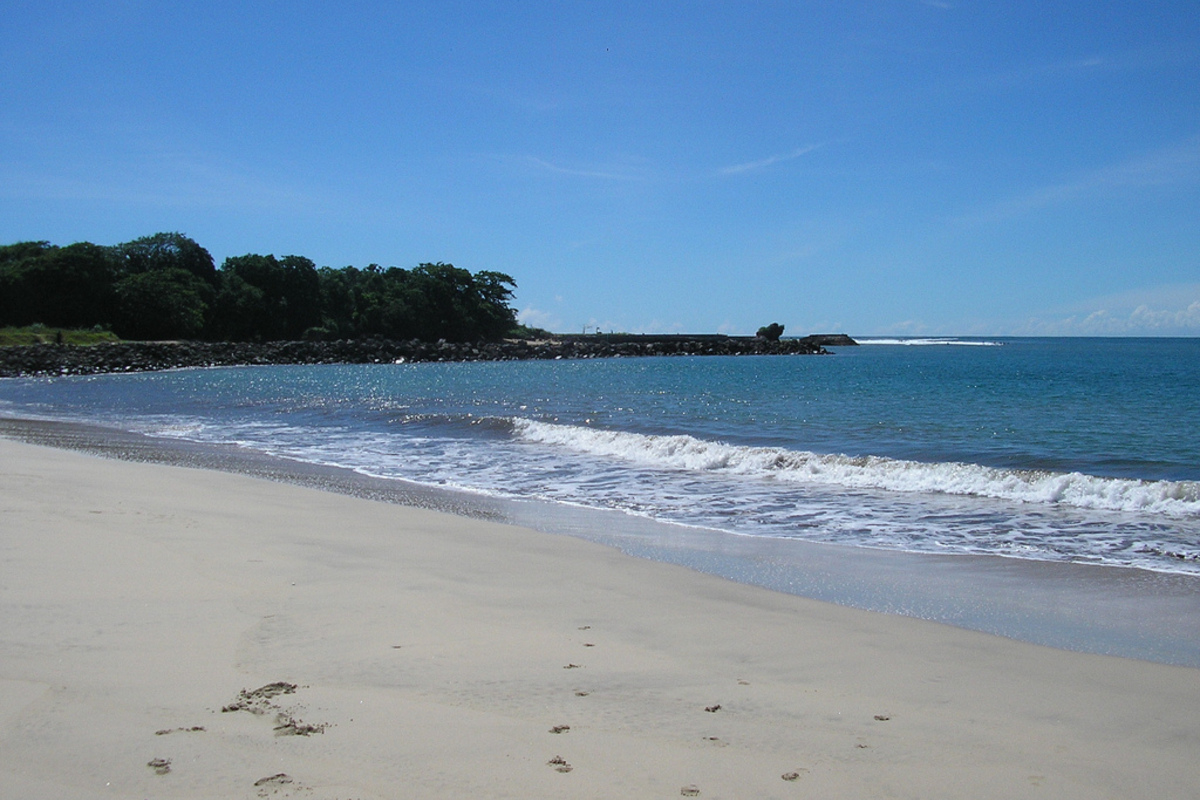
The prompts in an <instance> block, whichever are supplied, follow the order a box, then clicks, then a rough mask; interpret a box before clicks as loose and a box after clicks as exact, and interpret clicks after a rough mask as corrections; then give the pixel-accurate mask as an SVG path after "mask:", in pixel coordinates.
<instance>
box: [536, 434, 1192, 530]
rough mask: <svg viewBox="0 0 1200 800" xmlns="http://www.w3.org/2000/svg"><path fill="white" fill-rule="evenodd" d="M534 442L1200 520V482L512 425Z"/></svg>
mask: <svg viewBox="0 0 1200 800" xmlns="http://www.w3.org/2000/svg"><path fill="white" fill-rule="evenodd" d="M513 431H514V433H515V435H516V436H517V437H518V438H520V439H522V440H524V441H528V442H537V443H540V444H549V445H558V446H563V447H570V448H572V449H574V450H576V451H580V452H584V453H589V454H592V455H598V456H604V457H610V458H620V459H623V460H625V461H630V462H634V463H637V464H641V465H644V466H649V467H656V468H659V469H669V470H696V471H706V472H721V473H726V474H732V475H744V476H747V477H752V478H765V479H772V480H782V481H788V482H792V483H801V484H803V483H808V484H819V485H825V486H840V487H845V488H852V489H884V490H887V491H893V492H910V493H912V492H916V493H932V494H950V495H963V496H974V497H989V498H995V499H1001V500H1012V501H1017V502H1022V503H1036V504H1043V505H1064V506H1070V507H1073V508H1085V509H1098V510H1105V511H1137V512H1142V513H1153V514H1162V515H1167V516H1173V517H1198V516H1200V482H1196V481H1146V480H1131V479H1125V478H1101V477H1096V476H1093V475H1084V474H1082V473H1078V472H1071V473H1060V472H1047V471H1041V470H1013V469H1000V468H996V467H985V466H980V465H977V464H965V463H959V462H939V463H924V462H920V461H907V460H902V459H894V458H885V457H882V456H848V455H839V454H834V455H825V454H820V453H811V452H806V451H801V450H788V449H785V448H775V447H745V446H739V445H731V444H725V443H723V442H710V441H705V440H703V439H697V438H695V437H692V436H683V435H677V436H652V435H645V434H638V433H625V432H621V431H610V430H600V429H594V428H585V427H580V426H574V425H560V424H555V423H548V422H536V421H533V420H527V419H515V420H513Z"/></svg>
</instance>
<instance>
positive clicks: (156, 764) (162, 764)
mask: <svg viewBox="0 0 1200 800" xmlns="http://www.w3.org/2000/svg"><path fill="white" fill-rule="evenodd" d="M146 766H147V767H149V768H150V769H152V770H154V774H155V775H166V774H167V773H168V772H170V771H171V759H169V758H152V759H150V760H149V761H147V762H146Z"/></svg>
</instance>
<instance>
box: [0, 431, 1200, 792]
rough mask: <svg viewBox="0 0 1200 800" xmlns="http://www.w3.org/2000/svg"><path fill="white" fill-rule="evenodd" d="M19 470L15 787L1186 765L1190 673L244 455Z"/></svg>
mask: <svg viewBox="0 0 1200 800" xmlns="http://www.w3.org/2000/svg"><path fill="white" fill-rule="evenodd" d="M0 464H3V465H4V466H3V468H2V469H0V514H2V515H3V518H4V519H5V520H6V524H5V525H4V527H3V532H2V533H0V552H2V553H3V564H4V568H3V569H4V571H3V581H2V583H0V604H2V605H3V613H4V618H5V620H6V624H5V633H4V636H3V637H0V792H2V793H4V794H5V795H6V796H21V797H28V798H51V797H54V798H59V797H74V796H103V797H114V798H131V799H132V798H141V797H146V796H171V797H186V798H202V797H203V798H208V797H212V798H216V797H223V798H228V797H246V798H255V797H262V796H272V797H281V798H282V797H307V798H312V800H333V798H339V797H340V798H345V797H355V798H383V797H395V796H414V797H461V796H464V795H468V794H472V795H477V796H485V797H508V796H511V797H528V798H541V797H546V798H549V797H580V798H583V797H615V796H620V797H631V798H641V797H647V798H649V797H671V796H676V797H677V796H680V795H681V794H683V795H685V796H700V797H707V798H733V797H747V796H754V797H764V798H795V797H809V796H835V797H846V798H858V797H864V798H865V797H878V796H883V795H887V796H895V797H913V798H915V797H927V796H940V797H964V798H966V797H970V798H991V797H994V798H1022V797H1030V798H1033V797H1044V796H1054V797H1057V798H1076V797H1078V798H1089V800H1090V798H1095V797H1122V798H1139V797H1146V798H1151V797H1153V798H1168V797H1186V796H1188V795H1189V793H1190V792H1192V791H1194V788H1195V786H1194V774H1195V773H1194V755H1195V751H1196V746H1197V744H1200V713H1198V712H1200V708H1198V706H1197V704H1198V703H1200V670H1196V669H1191V668H1184V667H1172V666H1165V665H1161V664H1153V663H1148V662H1143V661H1134V660H1129V659H1121V658H1111V657H1106V656H1096V655H1087V654H1080V653H1074V652H1069V651H1064V650H1057V649H1053V648H1047V647H1040V646H1037V645H1030V644H1024V643H1021V642H1016V641H1013V640H1009V639H1003V638H999V637H995V636H989V635H985V634H980V633H974V632H971V631H965V630H962V629H958V628H953V627H950V626H946V625H940V624H934V623H930V622H926V621H922V620H917V619H911V618H906V617H901V616H891V615H882V614H875V613H870V612H864V611H859V610H855V609H849V608H843V607H840V606H835V605H831V604H828V603H822V602H818V601H814V600H809V599H805V598H800V597H796V596H793V595H788V594H784V593H780V592H772V591H767V590H764V589H761V588H757V587H753V586H746V585H742V584H737V583H732V582H730V581H726V580H723V579H719V578H715V577H713V576H710V575H705V574H702V573H698V572H696V571H694V570H690V569H683V568H680V567H677V566H673V565H668V564H661V563H655V562H652V561H648V560H643V559H637V558H631V557H629V556H626V555H624V554H622V553H620V552H618V551H616V550H614V549H612V548H609V547H602V546H598V545H596V544H593V543H589V542H586V541H580V540H578V539H575V538H572V537H567V536H549V535H547V534H544V533H540V532H537V531H532V530H529V529H526V528H521V527H515V526H511V525H502V524H496V523H493V522H489V521H486V520H480V519H468V518H464V517H459V516H450V515H447V514H444V513H438V512H432V511H428V510H424V509H418V508H410V507H404V506H398V505H394V504H388V503H380V502H375V501H371V500H367V499H360V498H355V497H349V496H345V495H340V494H335V493H331V492H326V491H315V490H313V489H310V488H305V487H298V486H294V485H288V484H282V483H278V482H274V481H269V480H263V479H259V478H253V477H248V476H244V475H231V474H229V473H225V472H218V471H213V470H207V469H192V468H186V467H179V466H169V465H162V464H145V463H134V462H129V461H119V460H114V459H101V458H97V457H95V456H91V455H87V454H81V453H78V452H71V451H67V450H62V449H56V448H50V447H46V446H36V445H30V444H24V443H19V442H15V441H13V440H11V439H0ZM251 706H253V707H254V708H259V709H261V710H262V711H264V712H265V713H262V714H256V713H253V712H252V710H251ZM566 767H570V769H569V770H566V769H562V770H561V771H560V768H566ZM693 791H694V792H697V793H698V795H693Z"/></svg>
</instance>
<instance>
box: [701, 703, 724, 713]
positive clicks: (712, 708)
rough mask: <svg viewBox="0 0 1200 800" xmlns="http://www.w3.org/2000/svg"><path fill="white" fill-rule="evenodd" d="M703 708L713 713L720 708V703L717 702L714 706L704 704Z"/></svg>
mask: <svg viewBox="0 0 1200 800" xmlns="http://www.w3.org/2000/svg"><path fill="white" fill-rule="evenodd" d="M704 710H705V711H707V712H708V713H710V714H715V713H717V712H718V711H720V710H721V704H720V703H717V704H716V705H715V706H705V707H704Z"/></svg>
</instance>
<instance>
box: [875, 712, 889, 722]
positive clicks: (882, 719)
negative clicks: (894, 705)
mask: <svg viewBox="0 0 1200 800" xmlns="http://www.w3.org/2000/svg"><path fill="white" fill-rule="evenodd" d="M875 719H876V721H878V722H887V721H888V720H889V719H891V717H889V716H888V715H887V714H876V715H875Z"/></svg>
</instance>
